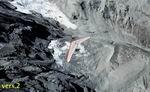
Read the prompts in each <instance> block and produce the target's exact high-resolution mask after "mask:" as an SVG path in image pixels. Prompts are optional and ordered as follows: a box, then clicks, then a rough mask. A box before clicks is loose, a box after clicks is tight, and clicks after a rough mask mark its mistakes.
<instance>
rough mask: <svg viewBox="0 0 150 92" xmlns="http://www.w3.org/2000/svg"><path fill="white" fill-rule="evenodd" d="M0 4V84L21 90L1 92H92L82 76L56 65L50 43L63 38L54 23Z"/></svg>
mask: <svg viewBox="0 0 150 92" xmlns="http://www.w3.org/2000/svg"><path fill="white" fill-rule="evenodd" d="M15 9H16V8H15V7H14V6H12V5H11V4H10V3H8V2H6V1H0V84H6V83H17V82H19V83H20V87H21V88H20V89H0V92H13V91H14V92H95V91H94V88H92V87H91V86H90V85H92V84H91V81H90V79H89V78H88V76H85V75H84V74H74V73H73V72H72V71H71V70H70V71H69V70H67V69H66V68H65V67H64V68H63V67H59V66H57V65H56V63H55V60H54V59H53V56H52V53H53V52H52V51H50V50H49V49H48V48H47V47H48V44H49V43H50V41H51V40H54V39H59V38H63V37H65V34H64V33H63V30H64V29H63V28H62V27H61V26H60V25H59V23H58V22H56V21H54V20H53V19H48V20H47V19H45V18H43V17H42V16H38V14H36V15H34V14H33V15H28V14H23V13H20V12H17V11H15Z"/></svg>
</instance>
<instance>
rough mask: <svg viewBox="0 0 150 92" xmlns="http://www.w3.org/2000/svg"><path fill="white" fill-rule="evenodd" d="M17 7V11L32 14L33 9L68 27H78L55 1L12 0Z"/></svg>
mask: <svg viewBox="0 0 150 92" xmlns="http://www.w3.org/2000/svg"><path fill="white" fill-rule="evenodd" d="M10 3H11V4H13V5H14V6H16V7H17V11H20V12H23V13H27V14H31V13H32V12H31V11H35V12H37V13H40V14H42V15H43V16H44V17H50V18H53V19H55V20H56V21H58V22H59V23H61V24H63V25H65V26H66V27H67V28H72V29H76V28H77V26H76V25H75V24H73V23H71V22H70V20H69V19H68V18H67V17H66V15H65V14H64V13H63V12H62V11H60V9H59V8H58V7H57V5H56V4H55V3H50V2H49V0H14V1H12V2H10Z"/></svg>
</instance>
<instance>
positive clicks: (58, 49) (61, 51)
mask: <svg viewBox="0 0 150 92" xmlns="http://www.w3.org/2000/svg"><path fill="white" fill-rule="evenodd" d="M64 43H65V44H64V45H62V44H63V43H62V42H60V41H58V40H53V41H51V43H50V44H49V46H48V48H49V49H53V50H54V53H53V57H54V59H55V60H56V63H57V64H58V65H61V66H62V65H63V61H65V60H66V54H67V51H68V49H69V45H70V42H67V41H65V42H64ZM76 49H79V51H75V53H74V55H75V56H76V57H77V58H78V57H82V56H88V55H89V53H88V52H87V51H86V50H85V48H84V46H83V45H81V44H79V45H78V46H77V48H76Z"/></svg>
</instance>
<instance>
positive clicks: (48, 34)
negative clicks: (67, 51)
mask: <svg viewBox="0 0 150 92" xmlns="http://www.w3.org/2000/svg"><path fill="white" fill-rule="evenodd" d="M28 1H30V2H32V4H33V5H36V4H37V3H38V4H41V3H52V4H55V5H56V6H57V7H58V9H60V11H61V12H62V13H63V14H64V15H65V18H68V19H67V23H69V24H72V25H74V27H67V25H66V24H63V22H60V21H59V20H58V19H59V18H58V17H56V18H58V19H55V20H57V21H59V22H60V24H59V22H56V21H54V20H53V19H49V18H47V17H48V16H50V17H51V18H54V17H52V16H51V12H48V10H49V9H48V8H45V9H43V8H44V7H42V8H41V9H43V10H44V12H41V11H43V10H41V11H38V10H37V9H35V8H33V7H32V8H30V7H31V5H30V4H28V7H26V6H23V8H25V9H27V10H29V11H30V12H24V11H21V10H20V9H23V8H20V6H19V5H18V4H17V3H16V2H20V0H14V1H13V2H12V1H9V2H11V4H13V5H14V6H11V5H10V4H8V3H4V2H3V3H0V4H1V8H0V10H1V11H0V18H1V20H0V21H1V22H0V27H1V29H2V31H0V32H1V34H0V39H1V45H0V48H1V49H0V56H1V57H0V59H1V62H0V63H1V72H2V75H3V76H5V77H2V78H1V81H2V82H6V81H7V82H16V81H20V82H21V83H22V85H23V87H22V88H23V89H22V90H20V91H23V92H24V90H30V91H32V92H37V91H38V90H39V91H40V92H150V71H149V70H150V62H149V61H150V41H149V36H150V30H149V27H150V10H149V8H150V1H149V0H45V2H44V1H43V0H41V2H40V3H39V2H38V0H28ZM42 1H43V2H42ZM44 5H46V4H44ZM47 5H48V4H47ZM15 7H16V8H17V7H18V8H17V9H16V8H15ZM38 7H41V5H38ZM4 10H5V11H4ZM8 12H9V13H8ZM21 12H23V13H21ZM45 13H50V14H47V15H48V16H45ZM62 13H61V14H62ZM4 15H5V16H4ZM64 15H63V16H64ZM10 16H11V17H10ZM62 18H63V17H62ZM60 19H61V18H60ZM63 19H64V18H63ZM10 20H11V21H10ZM64 20H65V19H64ZM65 26H66V27H65ZM6 30H7V31H6ZM31 34H32V35H31ZM41 34H44V35H41ZM85 36H90V37H91V38H90V39H89V40H88V41H86V42H84V43H83V44H82V45H83V46H84V48H85V50H86V52H87V53H88V54H87V55H86V56H84V55H81V57H76V53H78V52H77V51H76V52H75V54H74V55H73V58H72V60H71V62H70V63H66V61H65V59H64V57H63V59H62V66H59V65H58V63H56V62H57V60H56V59H55V58H54V56H53V55H54V54H53V53H55V51H56V50H54V49H48V45H51V44H49V43H50V42H52V41H54V40H58V41H59V44H61V45H63V43H64V41H70V39H72V37H85ZM17 47H18V48H17ZM56 48H57V47H56ZM6 49H7V50H6ZM20 49H21V50H20ZM79 50H80V49H79ZM4 53H6V54H4ZM18 55H19V56H18ZM62 56H64V55H60V57H62ZM16 57H17V59H16ZM9 58H10V59H9ZM11 59H13V60H11ZM10 62H15V63H14V64H12V63H10ZM9 66H10V67H9ZM19 66H20V67H19ZM15 67H16V69H15ZM10 68H11V69H10ZM17 70H19V71H17ZM33 71H34V74H33V73H32V72H33ZM18 73H19V74H18ZM16 76H17V77H16ZM14 77H15V79H14ZM36 84H37V85H36ZM31 87H32V88H31ZM1 91H3V92H5V90H1Z"/></svg>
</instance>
